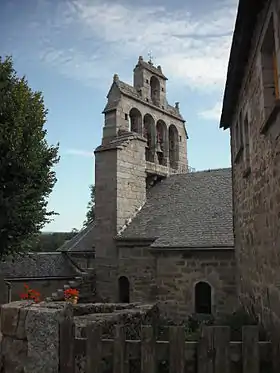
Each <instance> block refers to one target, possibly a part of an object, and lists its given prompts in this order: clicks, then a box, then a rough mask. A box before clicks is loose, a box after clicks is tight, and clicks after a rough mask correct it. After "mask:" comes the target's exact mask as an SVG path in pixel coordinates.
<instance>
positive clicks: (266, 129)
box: [221, 0, 280, 322]
mask: <svg viewBox="0 0 280 373" xmlns="http://www.w3.org/2000/svg"><path fill="white" fill-rule="evenodd" d="M279 66H280V1H279V0H271V1H268V0H266V1H265V0H254V1H245V0H240V2H239V7H238V14H237V20H236V25H235V31H234V36H233V41H232V47H231V53H230V59H229V66H228V74H227V82H226V87H225V93H224V101H223V109H222V115H221V127H222V128H224V129H227V128H229V129H230V136H231V156H232V170H233V181H232V182H233V204H234V232H235V239H236V254H237V255H236V257H237V263H238V269H239V275H240V276H238V277H240V279H241V281H240V282H239V290H240V297H241V300H242V302H243V303H244V304H245V305H247V306H248V307H252V306H253V309H254V311H255V312H256V313H257V314H258V315H259V317H260V318H262V319H263V321H264V322H266V321H267V315H268V314H267V311H268V310H272V311H273V315H274V320H276V319H277V320H278V322H279V316H280V315H279V309H280V308H279V307H280V303H279V299H280V298H279V295H280V294H279V290H278V286H279V281H280V272H279V265H280V258H279V247H280V137H279V135H280V116H279V111H280V100H279V72H280V69H279ZM269 316H270V321H271V320H272V319H271V314H270V315H269Z"/></svg>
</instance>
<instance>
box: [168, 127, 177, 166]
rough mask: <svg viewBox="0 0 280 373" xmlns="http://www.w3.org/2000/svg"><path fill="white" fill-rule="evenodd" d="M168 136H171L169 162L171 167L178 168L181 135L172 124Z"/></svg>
mask: <svg viewBox="0 0 280 373" xmlns="http://www.w3.org/2000/svg"><path fill="white" fill-rule="evenodd" d="M168 138H169V164H170V167H171V168H175V169H177V168H178V161H179V135H178V130H177V128H176V127H175V126H174V124H171V126H170V127H169V129H168Z"/></svg>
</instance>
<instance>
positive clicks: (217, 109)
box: [199, 101, 222, 120]
mask: <svg viewBox="0 0 280 373" xmlns="http://www.w3.org/2000/svg"><path fill="white" fill-rule="evenodd" d="M221 111H222V102H221V101H219V102H216V104H215V105H214V106H213V107H212V108H210V109H207V110H204V111H202V112H200V113H199V116H200V117H201V118H203V119H207V120H219V119H220V117H221Z"/></svg>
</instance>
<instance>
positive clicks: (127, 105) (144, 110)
mask: <svg viewBox="0 0 280 373" xmlns="http://www.w3.org/2000/svg"><path fill="white" fill-rule="evenodd" d="M120 106H121V109H120V110H119V118H118V119H119V123H122V128H124V129H128V120H126V119H125V118H126V116H125V114H127V115H128V114H129V112H130V110H131V109H132V108H136V109H137V110H139V111H140V113H141V115H142V118H144V116H145V114H150V115H151V116H152V117H153V119H154V121H155V125H156V123H157V121H158V120H162V121H164V123H166V127H167V133H168V128H169V127H170V125H171V124H173V125H175V126H176V128H177V130H178V135H179V143H178V147H179V167H180V166H187V164H188V161H187V136H186V131H185V127H184V123H183V121H182V120H179V119H176V118H174V117H171V116H170V115H169V114H168V112H166V111H163V110H158V109H156V108H154V107H153V106H148V105H147V104H145V103H144V102H138V101H136V100H133V99H131V98H128V97H125V96H123V97H122V101H121V105H120Z"/></svg>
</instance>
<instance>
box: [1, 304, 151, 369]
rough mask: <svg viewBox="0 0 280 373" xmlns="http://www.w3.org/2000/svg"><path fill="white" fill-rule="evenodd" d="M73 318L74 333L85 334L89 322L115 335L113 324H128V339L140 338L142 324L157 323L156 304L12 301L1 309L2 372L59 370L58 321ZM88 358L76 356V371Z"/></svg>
mask: <svg viewBox="0 0 280 373" xmlns="http://www.w3.org/2000/svg"><path fill="white" fill-rule="evenodd" d="M65 316H67V317H73V320H74V323H75V336H76V337H81V336H82V337H85V328H86V326H87V325H88V324H89V323H91V324H92V323H97V324H99V325H100V326H101V327H102V334H103V336H104V337H105V338H106V337H107V338H108V337H109V338H112V337H113V333H114V326H115V325H116V324H122V325H124V326H125V330H126V336H127V338H129V339H138V338H139V333H140V329H141V325H143V324H148V325H154V326H156V325H157V322H158V309H157V307H156V306H155V305H139V304H138V305H137V304H130V305H121V304H100V303H99V304H77V305H75V306H73V305H70V304H67V303H65V302H56V303H55V302H53V303H45V302H42V303H38V304H35V303H33V302H30V301H20V302H12V303H9V304H5V305H3V306H2V310H1V333H2V341H1V349H0V370H1V373H59V323H60V321H62V320H63V318H64V317H65ZM84 365H85V358H84V356H80V359H78V358H77V359H76V372H84V371H85V369H84Z"/></svg>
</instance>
